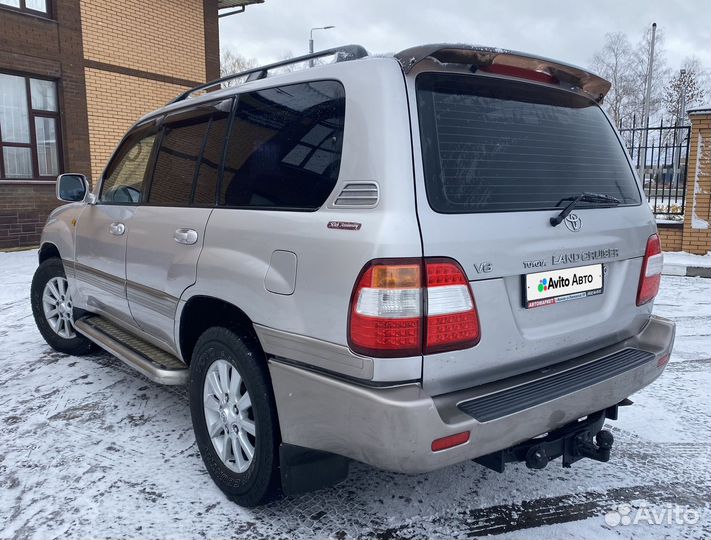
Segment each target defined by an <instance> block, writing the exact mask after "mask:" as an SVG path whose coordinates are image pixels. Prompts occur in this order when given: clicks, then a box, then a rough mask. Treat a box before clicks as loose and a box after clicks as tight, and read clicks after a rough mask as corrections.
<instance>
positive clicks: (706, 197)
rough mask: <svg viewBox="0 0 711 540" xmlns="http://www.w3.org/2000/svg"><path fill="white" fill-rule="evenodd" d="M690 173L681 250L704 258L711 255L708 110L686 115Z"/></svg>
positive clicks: (710, 112) (710, 118)
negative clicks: (689, 122)
mask: <svg viewBox="0 0 711 540" xmlns="http://www.w3.org/2000/svg"><path fill="white" fill-rule="evenodd" d="M689 119H690V120H691V138H690V140H689V172H688V175H687V179H686V208H685V212H684V239H683V245H682V248H683V250H684V251H688V252H689V253H695V254H697V255H704V254H706V253H708V252H709V251H711V109H699V110H695V111H689Z"/></svg>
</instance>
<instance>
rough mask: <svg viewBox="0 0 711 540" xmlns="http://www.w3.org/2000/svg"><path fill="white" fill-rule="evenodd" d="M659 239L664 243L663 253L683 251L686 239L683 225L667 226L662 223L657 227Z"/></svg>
mask: <svg viewBox="0 0 711 540" xmlns="http://www.w3.org/2000/svg"><path fill="white" fill-rule="evenodd" d="M657 231H658V233H659V239H660V240H661V242H662V250H663V251H681V248H682V241H683V238H684V229H683V225H682V224H681V223H679V225H665V224H662V223H660V224H659V225H657Z"/></svg>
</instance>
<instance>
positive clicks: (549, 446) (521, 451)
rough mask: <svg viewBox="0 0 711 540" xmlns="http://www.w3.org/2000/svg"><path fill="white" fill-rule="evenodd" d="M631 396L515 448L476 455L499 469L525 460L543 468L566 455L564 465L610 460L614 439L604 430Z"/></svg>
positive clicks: (485, 462)
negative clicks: (588, 460) (583, 460)
mask: <svg viewBox="0 0 711 540" xmlns="http://www.w3.org/2000/svg"><path fill="white" fill-rule="evenodd" d="M631 404H632V402H631V401H629V400H628V399H626V400H624V401H622V402H621V403H619V404H618V405H614V406H612V407H609V408H607V409H604V410H602V411H599V412H596V413H593V414H590V415H588V416H587V417H586V418H585V419H584V420H578V421H576V422H572V423H570V424H567V425H565V426H563V427H562V428H559V429H557V430H555V431H551V432H550V433H548V434H547V435H546V436H545V437H539V438H535V439H531V440H529V441H525V442H522V443H519V444H517V445H515V446H512V447H511V448H507V449H505V450H500V451H498V452H493V453H491V454H487V455H485V456H481V457H478V458H476V459H475V460H474V461H476V462H477V463H478V464H479V465H483V466H484V467H488V468H489V469H492V470H494V471H496V472H500V473H501V472H504V468H505V467H506V464H507V463H516V462H524V463H525V464H526V467H528V468H529V469H543V468H545V467H546V465H548V463H549V462H550V461H552V460H554V459H556V458H559V457H561V456H562V457H563V467H570V466H571V465H572V464H573V463H575V462H576V461H578V460H580V459H583V458H590V459H594V460H596V461H601V462H607V461H609V459H610V450H611V448H612V445H613V443H614V437H613V436H612V433H610V432H609V431H607V430H603V429H602V426H603V425H604V423H605V420H606V419H610V420H617V409H618V407H619V406H624V405H631Z"/></svg>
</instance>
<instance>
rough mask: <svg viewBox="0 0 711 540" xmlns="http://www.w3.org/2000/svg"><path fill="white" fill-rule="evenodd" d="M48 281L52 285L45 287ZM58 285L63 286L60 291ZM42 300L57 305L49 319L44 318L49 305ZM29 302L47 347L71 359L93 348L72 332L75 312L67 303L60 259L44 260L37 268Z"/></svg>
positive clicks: (69, 301)
mask: <svg viewBox="0 0 711 540" xmlns="http://www.w3.org/2000/svg"><path fill="white" fill-rule="evenodd" d="M50 282H51V284H52V286H48V284H49V283H50ZM59 284H63V288H62V286H59ZM52 287H53V288H52ZM45 293H47V294H45ZM46 299H48V300H51V301H52V302H54V301H55V300H56V301H57V302H58V303H57V304H56V305H55V308H56V309H57V314H56V315H54V316H52V317H48V313H49V311H48V309H50V308H51V307H52V305H53V304H52V303H50V302H45V300H46ZM60 300H61V301H60ZM30 301H31V303H32V315H33V316H34V318H35V324H36V325H37V328H38V329H39V331H40V334H42V337H43V338H44V340H45V341H46V342H47V344H48V345H49V346H50V347H52V348H53V349H54V350H55V351H59V352H61V353H65V354H71V355H74V356H81V355H83V354H87V353H89V352H91V350H92V349H93V345H92V343H91V341H89V340H88V339H87V338H85V337H84V336H82V335H80V334H78V333H77V332H76V331H75V330H74V325H73V323H74V311H75V310H74V307H73V305H72V304H71V294H70V291H69V287H68V285H67V278H66V275H65V274H64V265H63V264H62V261H61V260H60V259H57V258H51V259H47V260H46V261H44V262H43V263H42V264H40V265H39V268H37V270H36V271H35V275H34V276H33V278H32V287H31V289H30ZM60 310H61V311H60Z"/></svg>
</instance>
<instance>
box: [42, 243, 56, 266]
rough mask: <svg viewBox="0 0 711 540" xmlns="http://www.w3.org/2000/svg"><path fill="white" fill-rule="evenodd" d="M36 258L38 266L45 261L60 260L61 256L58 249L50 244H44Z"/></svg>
mask: <svg viewBox="0 0 711 540" xmlns="http://www.w3.org/2000/svg"><path fill="white" fill-rule="evenodd" d="M37 257H38V258H39V264H42V263H43V262H44V261H46V260H47V259H51V258H53V257H56V258H57V259H61V258H62V256H61V255H60V253H59V248H57V246H56V245H55V244H54V243H52V242H44V243H43V244H42V245H41V246H40V248H39V251H38V252H37Z"/></svg>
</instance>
